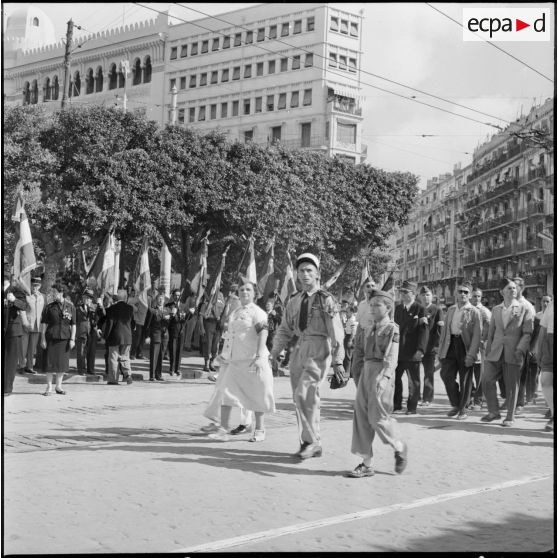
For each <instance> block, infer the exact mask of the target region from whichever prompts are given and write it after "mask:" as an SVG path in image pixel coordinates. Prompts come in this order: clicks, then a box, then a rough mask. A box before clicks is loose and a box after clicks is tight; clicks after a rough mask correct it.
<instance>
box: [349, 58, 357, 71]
mask: <svg viewBox="0 0 558 558" xmlns="http://www.w3.org/2000/svg"><path fill="white" fill-rule="evenodd" d="M356 71H357V67H356V58H349V72H356Z"/></svg>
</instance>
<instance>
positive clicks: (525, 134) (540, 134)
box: [396, 99, 555, 306]
mask: <svg viewBox="0 0 558 558" xmlns="http://www.w3.org/2000/svg"><path fill="white" fill-rule="evenodd" d="M553 129H554V113H553V103H552V100H551V99H548V100H547V101H546V102H545V103H544V104H542V105H540V106H536V107H533V108H532V109H531V110H530V112H529V114H528V115H527V116H524V117H521V118H519V119H518V120H517V121H516V122H514V123H512V124H511V125H510V126H508V127H507V128H506V129H505V130H503V131H502V132H500V133H498V134H496V135H495V136H493V137H492V138H491V139H490V141H488V142H486V143H484V144H482V145H481V146H479V147H478V148H477V149H476V150H475V151H474V154H473V160H472V163H471V165H470V166H468V167H467V168H464V169H462V170H461V169H460V168H459V167H458V166H456V167H455V168H454V172H453V174H446V175H443V176H440V177H439V178H438V179H432V180H429V181H428V184H427V188H426V190H425V191H423V192H421V193H420V195H419V197H418V200H417V206H416V208H415V210H414V211H413V213H412V215H411V216H410V218H409V225H407V226H406V227H403V229H402V231H401V232H400V234H399V235H398V237H397V238H396V248H398V249H399V254H398V259H397V262H396V263H397V266H398V269H399V270H400V277H401V278H402V279H407V278H411V279H414V280H415V281H417V282H418V283H419V284H428V285H429V286H430V287H431V288H432V290H433V292H434V294H435V296H436V297H437V300H438V301H439V302H446V303H451V302H453V300H454V290H455V286H456V283H457V281H459V280H461V279H462V278H465V279H468V280H470V281H472V283H473V284H474V285H476V286H478V287H480V288H481V289H482V290H483V291H484V295H485V297H486V299H487V301H488V303H489V304H491V305H492V304H494V303H496V302H498V300H499V297H498V284H499V281H500V279H502V278H503V277H505V276H509V277H513V276H515V275H520V276H522V277H524V278H525V282H526V285H527V287H526V288H527V291H528V296H529V298H531V299H532V300H533V301H534V302H535V303H536V304H537V306H539V305H540V298H541V297H542V295H543V294H545V293H551V294H552V293H553V292H554V265H555V260H554V204H555V200H554V195H555V190H554V188H555V186H554V151H553V148H552V145H553V138H552V135H551V134H552V130H553Z"/></svg>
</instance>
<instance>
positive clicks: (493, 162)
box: [467, 144, 525, 182]
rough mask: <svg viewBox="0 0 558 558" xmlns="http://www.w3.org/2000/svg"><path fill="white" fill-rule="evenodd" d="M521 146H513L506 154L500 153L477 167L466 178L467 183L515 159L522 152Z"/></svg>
mask: <svg viewBox="0 0 558 558" xmlns="http://www.w3.org/2000/svg"><path fill="white" fill-rule="evenodd" d="M524 149H525V147H523V144H517V145H513V146H512V147H510V148H509V149H508V151H507V152H506V153H502V154H501V155H500V156H499V157H496V158H495V159H492V160H491V161H488V162H487V163H485V164H484V165H482V166H479V167H477V168H476V169H475V170H474V171H473V172H472V173H471V174H470V175H468V176H467V182H472V181H473V180H474V179H475V178H477V177H478V176H482V175H483V174H485V173H486V172H488V171H489V170H491V169H494V168H496V167H497V166H499V165H501V164H502V163H503V162H504V161H507V160H508V159H511V158H512V157H515V156H516V155H517V154H518V153H520V152H521V151H522V150H524Z"/></svg>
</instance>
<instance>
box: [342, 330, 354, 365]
mask: <svg viewBox="0 0 558 558" xmlns="http://www.w3.org/2000/svg"><path fill="white" fill-rule="evenodd" d="M351 337H352V336H351V334H345V338H344V339H343V348H344V349H345V358H344V359H343V368H344V369H345V370H350V369H351V359H352V357H353V346H352V345H351V346H350V347H349V341H350V339H351Z"/></svg>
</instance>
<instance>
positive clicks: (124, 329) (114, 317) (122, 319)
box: [105, 289, 135, 385]
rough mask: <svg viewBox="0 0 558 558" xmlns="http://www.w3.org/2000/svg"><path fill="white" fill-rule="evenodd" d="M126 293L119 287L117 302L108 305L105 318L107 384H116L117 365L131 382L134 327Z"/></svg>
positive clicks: (131, 308)
mask: <svg viewBox="0 0 558 558" xmlns="http://www.w3.org/2000/svg"><path fill="white" fill-rule="evenodd" d="M127 298H128V293H127V291H125V290H124V289H119V290H118V292H117V293H116V300H117V302H116V303H115V304H113V305H112V306H109V307H108V308H107V311H106V320H105V342H106V344H107V346H108V381H107V384H108V385H118V376H119V373H118V365H120V366H121V368H122V373H123V374H124V379H125V380H126V382H127V383H128V384H131V383H132V369H131V367H130V347H131V345H132V330H133V329H134V325H135V324H134V308H133V306H131V305H130V304H127V302H126V299H127Z"/></svg>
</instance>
